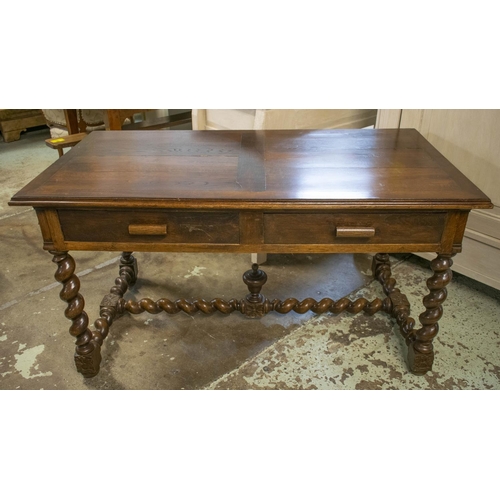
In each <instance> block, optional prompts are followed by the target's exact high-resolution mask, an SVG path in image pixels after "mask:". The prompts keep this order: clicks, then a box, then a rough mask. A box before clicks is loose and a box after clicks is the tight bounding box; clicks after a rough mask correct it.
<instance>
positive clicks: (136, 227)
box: [128, 224, 167, 236]
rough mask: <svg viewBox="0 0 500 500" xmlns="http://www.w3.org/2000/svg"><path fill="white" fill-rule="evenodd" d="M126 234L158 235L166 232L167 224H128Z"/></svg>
mask: <svg viewBox="0 0 500 500" xmlns="http://www.w3.org/2000/svg"><path fill="white" fill-rule="evenodd" d="M128 234H134V235H137V236H151V235H153V236H156V235H157V236H160V235H164V234H167V226H166V225H165V224H163V225H162V224H129V226H128Z"/></svg>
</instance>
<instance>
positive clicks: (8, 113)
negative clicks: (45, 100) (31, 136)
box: [0, 109, 45, 142]
mask: <svg viewBox="0 0 500 500" xmlns="http://www.w3.org/2000/svg"><path fill="white" fill-rule="evenodd" d="M41 125H45V118H44V116H43V113H42V110H41V109H0V132H1V133H2V136H3V140H4V141H5V142H12V141H17V140H19V138H20V137H21V132H23V131H25V130H26V129H27V128H30V127H39V126H41Z"/></svg>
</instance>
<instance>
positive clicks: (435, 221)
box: [264, 212, 446, 245]
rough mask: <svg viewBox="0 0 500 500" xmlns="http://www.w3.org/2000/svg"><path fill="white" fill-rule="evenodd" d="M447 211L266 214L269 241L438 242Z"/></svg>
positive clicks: (266, 241) (304, 242)
mask: <svg viewBox="0 0 500 500" xmlns="http://www.w3.org/2000/svg"><path fill="white" fill-rule="evenodd" d="M445 221H446V213H444V212H417V213H408V212H379V213H368V212H350V213H332V212H327V213H305V214H298V213H297V214H293V213H288V214H279V213H267V214H264V241H265V243H267V244H318V245H319V244H333V245H335V244H350V243H356V244H360V243H361V244H362V243H367V244H376V243H384V244H392V243H394V244H396V243H398V244H403V243H404V244H406V243H422V244H425V243H439V242H440V241H441V237H442V234H443V230H444V226H445Z"/></svg>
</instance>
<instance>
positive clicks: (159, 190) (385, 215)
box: [10, 129, 492, 377]
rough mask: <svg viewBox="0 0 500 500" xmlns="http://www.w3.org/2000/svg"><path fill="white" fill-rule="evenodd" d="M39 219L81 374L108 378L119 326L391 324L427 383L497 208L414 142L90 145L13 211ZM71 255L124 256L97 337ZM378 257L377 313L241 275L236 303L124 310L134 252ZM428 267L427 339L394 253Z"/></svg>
mask: <svg viewBox="0 0 500 500" xmlns="http://www.w3.org/2000/svg"><path fill="white" fill-rule="evenodd" d="M10 204H11V205H29V206H33V207H34V208H35V210H36V213H37V216H38V220H39V224H40V228H41V232H42V237H43V241H44V249H46V250H48V251H49V252H50V253H51V254H52V255H53V259H52V260H53V262H54V263H55V264H56V265H57V271H56V273H55V278H56V280H57V281H58V282H60V283H61V284H62V291H61V294H60V296H61V299H62V300H63V301H65V302H67V308H66V311H65V315H66V317H67V318H68V319H69V320H71V327H70V329H69V331H70V334H71V335H73V336H74V337H76V352H75V362H76V366H77V369H78V371H79V372H81V373H82V374H83V375H84V376H85V377H93V376H95V375H96V374H97V373H98V371H99V364H100V361H101V355H100V348H101V345H102V343H103V340H104V339H105V338H106V336H107V335H108V332H109V328H110V326H111V324H112V323H113V322H114V320H115V319H116V318H117V317H118V316H120V315H121V314H124V313H126V312H129V313H132V314H138V313H141V312H144V311H147V312H149V313H153V314H155V313H159V312H162V311H165V312H166V313H168V314H174V313H177V312H179V311H184V312H186V313H188V314H194V313H196V312H197V311H202V312H204V313H207V314H209V313H214V312H220V313H224V314H229V313H231V312H233V311H239V312H241V313H242V314H244V315H245V316H247V317H251V318H259V317H262V316H263V315H265V314H268V313H270V312H273V311H274V312H277V313H282V314H284V313H287V312H290V311H295V312H297V313H300V314H302V313H305V312H307V311H310V310H312V311H313V312H315V313H318V314H320V313H325V312H330V313H334V314H338V313H340V312H342V311H348V312H350V313H358V312H361V311H364V312H365V313H367V314H374V313H376V312H379V311H382V312H385V313H388V314H390V315H391V316H392V317H394V318H395V320H396V321H397V323H398V325H399V327H400V331H401V333H402V335H403V336H404V338H405V339H406V343H407V345H408V365H409V369H410V370H411V371H412V372H413V373H416V374H424V373H426V372H427V371H428V370H430V369H431V368H432V362H433V359H434V351H433V345H432V341H433V339H434V337H435V336H436V334H437V333H438V328H439V326H438V321H439V319H440V318H441V315H442V312H443V310H442V303H443V301H444V300H445V299H446V293H447V292H446V286H447V285H448V284H449V283H450V280H451V277H452V273H451V270H450V267H451V265H452V256H453V255H454V254H455V253H457V252H460V251H461V244H462V238H463V233H464V229H465V225H466V222H467V216H468V213H469V211H470V210H471V209H474V208H491V207H492V204H491V202H490V200H489V199H488V198H487V196H486V195H485V194H484V193H482V192H481V191H480V190H479V189H478V188H477V187H476V186H474V184H472V182H470V181H469V180H468V179H467V178H466V177H465V176H464V175H463V174H461V173H460V172H459V171H458V170H457V169H456V168H455V167H454V166H453V165H452V164H451V163H450V162H449V161H447V160H446V159H445V158H444V157H443V156H442V155H441V154H440V153H439V152H438V151H437V150H436V149H435V148H434V147H433V146H432V145H431V144H430V143H429V142H428V141H427V140H426V139H424V138H423V137H422V136H421V135H420V134H419V133H418V132H417V131H416V130H413V129H398V130H364V129H363V130H316V131H310V130H303V131H297V130H294V131H282V130H273V131H135V132H134V131H117V132H113V131H105V132H92V133H91V134H90V135H89V136H88V137H86V138H85V139H84V140H83V141H82V142H81V143H79V144H78V145H77V146H75V147H74V148H73V149H72V150H71V151H70V152H69V153H67V154H65V155H64V156H62V157H61V158H59V159H58V160H57V161H56V162H55V163H54V164H53V165H52V166H50V167H49V168H48V169H47V170H45V171H44V172H43V173H41V174H40V175H39V176H38V177H37V178H35V179H34V180H33V181H32V182H30V183H29V184H28V185H27V186H25V187H24V188H23V189H22V190H21V191H19V193H17V194H16V195H15V196H14V197H13V198H12V200H11V201H10ZM73 250H94V251H121V252H123V253H122V257H121V261H120V266H119V277H118V278H117V279H116V281H115V284H114V285H113V287H112V288H111V290H110V292H109V293H108V294H107V295H106V296H105V297H104V299H103V301H102V303H101V306H100V316H99V318H98V319H97V320H96V321H95V323H94V328H93V329H91V328H90V327H89V320H88V317H87V314H86V313H85V311H84V299H83V297H82V295H81V294H80V293H79V289H80V281H79V279H78V277H77V276H76V275H75V261H74V260H73V258H72V257H71V256H70V255H69V253H68V252H69V251H73ZM136 251H146V252H245V253H252V252H253V253H258V252H263V253H265V252H267V253H314V252H317V253H372V252H373V253H375V256H374V258H373V273H374V277H375V278H376V279H377V280H378V281H380V283H381V284H382V288H383V291H384V293H385V296H384V298H383V299H380V298H378V299H375V300H373V301H368V300H367V299H364V298H359V299H357V300H355V301H351V300H349V299H347V298H340V299H339V300H334V299H330V298H324V299H322V300H320V301H319V302H318V301H316V300H314V299H312V298H305V299H304V300H302V301H299V300H297V299H294V298H289V299H286V300H279V299H274V300H270V299H268V298H266V297H265V296H264V295H263V294H262V293H261V289H262V287H263V285H264V283H265V282H266V280H267V276H266V273H265V272H264V271H262V270H261V269H259V268H258V266H257V265H256V264H254V265H253V266H252V269H251V270H249V271H246V272H245V273H244V274H243V281H244V282H245V284H246V285H247V287H248V289H249V293H248V295H246V297H244V298H243V299H232V300H228V301H226V300H222V299H213V300H203V299H199V300H194V301H188V300H185V299H178V300H169V299H158V300H156V301H154V300H152V299H147V298H146V299H141V300H139V301H133V300H126V299H125V298H124V295H125V293H126V291H127V289H128V287H129V286H133V284H134V283H135V281H136V279H137V261H136V259H135V257H134V256H133V255H132V252H136ZM389 252H391V253H403V252H404V253H406V252H435V253H436V254H437V255H436V258H435V259H434V260H433V261H432V262H431V266H430V267H431V269H432V272H433V274H432V276H431V277H430V278H429V279H428V280H427V287H428V289H429V293H428V295H426V296H425V297H424V298H423V306H424V307H423V309H424V310H423V312H422V313H421V314H420V315H419V320H420V324H421V325H420V326H418V325H417V323H416V321H415V320H414V319H413V318H411V317H410V308H409V303H408V300H407V298H406V296H405V295H404V294H403V293H402V292H401V291H400V290H399V289H398V288H396V284H395V280H394V279H393V278H392V277H391V269H390V265H389V257H388V253H389Z"/></svg>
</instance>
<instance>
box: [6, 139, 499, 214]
mask: <svg viewBox="0 0 500 500" xmlns="http://www.w3.org/2000/svg"><path fill="white" fill-rule="evenodd" d="M10 204H12V205H32V206H46V207H48V206H50V207H56V206H61V207H63V206H68V207H69V206H75V207H120V206H121V207H150V208H154V207H158V208H160V207H161V208H177V207H180V208H200V209H207V208H233V209H244V208H247V209H256V208H259V209H273V208H306V207H307V208H316V209H332V208H354V209H355V208H379V209H391V208H426V209H432V208H435V209H438V208H445V209H453V208H455V209H464V210H469V209H471V208H489V207H491V206H492V205H491V202H490V200H489V199H488V197H487V196H486V195H484V193H482V192H481V191H480V190H479V189H478V188H477V187H476V186H474V184H472V183H471V182H470V181H469V180H468V179H467V178H466V177H465V176H464V175H463V174H461V173H460V172H459V171H458V170H457V169H456V168H455V167H454V166H453V165H452V164H451V163H450V162H448V161H447V160H446V159H445V158H444V157H443V156H442V155H441V154H440V153H439V152H438V151H437V150H436V149H435V148H434V147H433V146H431V145H430V143H429V142H428V141H427V140H425V139H424V138H423V137H422V136H421V135H420V134H419V133H418V132H417V131H415V130H414V129H399V130H387V129H386V130H304V131H296V130H293V131H279V130H268V131H264V130H262V131H243V132H242V131H187V130H186V131H184V130H176V131H168V130H159V131H116V132H115V131H95V132H92V133H91V134H89V136H87V137H86V138H85V139H83V140H82V141H81V142H80V143H79V144H78V145H77V146H75V147H74V148H73V149H72V150H71V151H69V153H67V154H65V155H64V156H63V157H61V158H60V159H58V160H57V161H56V162H55V163H54V164H53V165H52V166H51V167H49V168H48V169H47V170H46V171H45V172H43V173H42V174H40V175H39V176H38V177H37V178H36V179H34V180H33V181H32V182H31V183H29V184H28V185H27V186H26V187H24V188H23V189H22V190H21V191H20V192H19V193H17V194H16V195H15V196H14V197H13V198H12V200H11V202H10Z"/></svg>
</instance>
